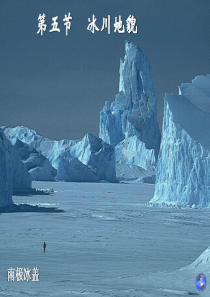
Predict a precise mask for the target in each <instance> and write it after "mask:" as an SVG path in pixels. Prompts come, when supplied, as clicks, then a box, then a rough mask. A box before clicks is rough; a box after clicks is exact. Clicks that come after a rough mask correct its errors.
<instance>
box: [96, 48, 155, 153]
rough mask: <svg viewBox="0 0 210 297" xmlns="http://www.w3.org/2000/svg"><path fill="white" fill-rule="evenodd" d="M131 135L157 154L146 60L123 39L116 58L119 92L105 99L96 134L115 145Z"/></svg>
mask: <svg viewBox="0 0 210 297" xmlns="http://www.w3.org/2000/svg"><path fill="white" fill-rule="evenodd" d="M134 135H136V136H137V137H138V138H139V139H140V140H141V141H142V142H143V143H144V144H145V147H146V149H154V150H155V154H156V156H157V154H158V151H159V146H160V130H159V126H158V122H157V99H156V92H155V88H154V84H153V82H152V77H151V72H150V65H149V61H148V58H147V56H146V55H145V53H144V52H143V51H142V50H141V49H139V48H138V47H137V46H136V45H134V44H133V43H131V42H126V44H125V57H124V61H123V60H121V62H120V83H119V93H118V94H117V95H116V99H115V101H113V102H112V104H111V106H110V107H109V104H108V102H106V103H105V106H104V108H103V110H102V111H101V113H100V134H99V137H100V138H102V139H103V140H104V141H105V142H107V143H110V144H114V145H116V144H118V143H119V142H120V141H122V140H124V139H125V138H128V137H131V136H134Z"/></svg>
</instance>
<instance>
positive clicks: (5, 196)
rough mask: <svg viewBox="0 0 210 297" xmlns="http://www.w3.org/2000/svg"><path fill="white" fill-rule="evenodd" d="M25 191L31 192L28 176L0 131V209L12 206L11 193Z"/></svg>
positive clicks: (15, 152)
mask: <svg viewBox="0 0 210 297" xmlns="http://www.w3.org/2000/svg"><path fill="white" fill-rule="evenodd" d="M27 190H31V177H30V174H29V173H28V171H27V170H26V168H25V165H24V164H23V163H22V161H21V158H20V156H19V155H18V152H17V151H16V149H15V148H14V147H13V146H12V145H11V143H10V142H9V140H8V139H7V138H6V137H5V135H4V133H3V130H2V129H0V207H5V206H9V205H11V204H13V201H12V194H13V193H16V192H22V191H27Z"/></svg>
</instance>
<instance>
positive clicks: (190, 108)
mask: <svg viewBox="0 0 210 297" xmlns="http://www.w3.org/2000/svg"><path fill="white" fill-rule="evenodd" d="M151 203H158V204H163V203H168V204H170V203H171V204H179V205H182V206H186V205H189V206H192V205H193V204H194V205H195V206H198V207H209V206H210V75H207V76H197V77H196V78H195V79H194V80H193V81H192V83H191V84H182V85H181V87H180V88H179V95H175V94H172V95H169V94H166V96H165V106H164V120H163V131H162V142H161V147H160V153H159V158H158V166H157V176H156V186H155V194H154V197H153V199H152V200H151Z"/></svg>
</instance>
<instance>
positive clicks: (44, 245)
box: [43, 242, 47, 253]
mask: <svg viewBox="0 0 210 297" xmlns="http://www.w3.org/2000/svg"><path fill="white" fill-rule="evenodd" d="M46 246H47V245H46V242H44V244H43V248H44V253H45V250H46Z"/></svg>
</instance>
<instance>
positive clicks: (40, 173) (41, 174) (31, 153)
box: [14, 139, 57, 181]
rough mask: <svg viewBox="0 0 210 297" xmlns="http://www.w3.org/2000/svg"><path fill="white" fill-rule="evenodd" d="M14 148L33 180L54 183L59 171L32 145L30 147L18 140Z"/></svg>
mask: <svg viewBox="0 0 210 297" xmlns="http://www.w3.org/2000/svg"><path fill="white" fill-rule="evenodd" d="M14 147H15V148H16V150H17V151H18V154H19V155H20V157H21V160H22V161H23V163H24V164H25V167H26V169H27V170H28V172H29V173H30V175H31V179H32V180H37V181H54V179H55V176H56V174H57V170H56V169H55V168H54V167H53V166H52V165H51V164H50V162H49V160H48V159H47V158H46V157H44V156H43V155H42V154H41V153H40V152H38V151H37V150H36V149H35V148H34V147H33V146H32V145H28V144H26V143H23V142H22V141H20V140H19V139H17V140H16V142H15V144H14Z"/></svg>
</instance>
